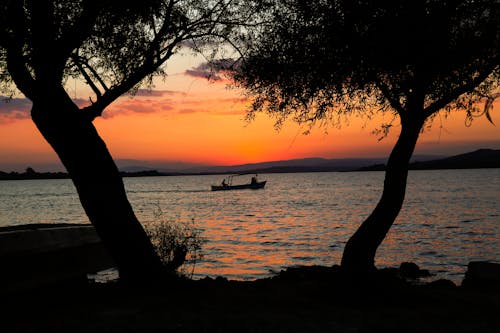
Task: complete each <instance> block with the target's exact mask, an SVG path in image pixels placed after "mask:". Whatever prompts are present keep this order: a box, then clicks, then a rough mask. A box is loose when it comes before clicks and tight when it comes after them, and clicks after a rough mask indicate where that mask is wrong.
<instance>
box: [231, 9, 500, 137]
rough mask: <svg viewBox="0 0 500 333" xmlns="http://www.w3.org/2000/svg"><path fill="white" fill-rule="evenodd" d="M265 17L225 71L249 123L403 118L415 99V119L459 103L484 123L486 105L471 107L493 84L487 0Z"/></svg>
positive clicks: (494, 35) (492, 24)
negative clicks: (261, 115) (262, 115)
mask: <svg viewBox="0 0 500 333" xmlns="http://www.w3.org/2000/svg"><path fill="white" fill-rule="evenodd" d="M271 15H272V16H273V19H272V20H271V21H272V24H269V25H267V26H266V27H265V29H263V32H262V34H261V35H260V38H259V39H258V40H256V41H255V42H254V43H253V45H252V52H250V55H249V56H248V57H246V58H245V59H244V60H243V62H242V64H241V67H240V68H239V70H238V71H236V72H233V78H234V79H235V82H236V83H235V84H236V85H237V86H239V87H243V88H244V89H245V90H246V92H247V93H248V95H249V96H250V97H251V98H252V101H253V104H252V107H251V109H250V112H249V115H248V117H249V118H250V119H251V118H252V117H253V116H254V115H255V113H256V112H259V111H264V112H266V113H268V114H269V115H271V116H272V117H274V118H275V119H276V124H277V126H278V127H279V126H280V125H281V124H282V123H283V121H284V120H285V119H286V118H287V117H293V119H294V120H296V121H298V122H301V123H304V122H305V123H315V122H320V123H322V124H331V123H332V122H333V123H334V124H336V125H339V124H340V123H341V122H342V120H343V119H344V118H343V116H345V115H352V114H356V115H364V116H367V117H369V118H370V117H371V116H372V115H373V114H374V113H375V112H378V111H382V112H390V113H393V114H394V115H398V116H399V117H401V116H405V115H406V114H407V113H410V112H414V111H409V110H408V109H409V107H410V105H411V104H412V103H414V102H418V103H421V104H422V105H423V106H424V110H423V116H424V118H432V116H434V115H435V114H436V113H437V112H438V111H440V110H445V111H446V112H450V111H452V110H456V109H460V110H465V111H466V115H467V120H468V121H469V120H471V119H472V118H473V116H474V115H478V114H481V113H482V114H485V115H486V117H488V119H489V120H490V121H491V116H490V114H489V111H490V110H491V108H490V106H491V103H490V102H487V105H486V107H485V108H484V109H483V110H480V109H478V107H477V103H478V102H479V101H485V99H486V98H490V99H489V100H490V101H491V98H492V97H493V96H495V93H496V92H498V89H499V81H500V72H499V55H498V50H499V49H500V42H499V41H500V37H499V30H498V27H499V26H500V13H499V6H498V1H496V0H479V1H471V0H465V1H464V0H461V1H460V0H454V1H438V0H431V1H405V0H399V1H395V2H381V1H372V0H368V1H367V0H358V1H345V0H333V1H311V2H305V1H299V0H292V1H286V2H280V4H279V5H277V6H276V7H275V9H274V11H273V13H272V14H271ZM389 118H392V117H389ZM387 126H388V127H386V128H385V129H388V128H390V124H387Z"/></svg>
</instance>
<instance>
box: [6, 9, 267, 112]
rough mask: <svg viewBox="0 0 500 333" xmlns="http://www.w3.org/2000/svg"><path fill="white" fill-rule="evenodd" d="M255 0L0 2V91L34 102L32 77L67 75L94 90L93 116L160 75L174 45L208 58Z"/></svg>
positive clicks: (241, 24)
mask: <svg viewBox="0 0 500 333" xmlns="http://www.w3.org/2000/svg"><path fill="white" fill-rule="evenodd" d="M261 2H262V1H253V0H218V1H202V0H143V1H140V2H137V1H136V2H134V1H132V2H126V3H124V2H123V1H118V0H105V1H102V0H76V1H73V0H72V1H69V0H39V1H34V0H25V1H20V0H1V1H0V89H1V90H0V92H2V93H4V94H5V93H7V94H12V93H13V89H12V88H13V86H14V85H15V86H16V87H17V88H18V89H19V90H20V91H21V92H22V93H23V94H24V95H25V96H26V97H28V98H30V99H31V100H34V99H36V97H37V83H36V82H38V84H40V83H41V82H44V84H62V83H64V80H67V79H68V78H71V77H73V78H76V79H79V80H82V81H83V82H85V83H86V84H87V85H88V86H89V87H90V88H91V90H92V91H93V94H94V96H91V97H92V104H91V105H90V106H88V107H86V108H85V111H87V114H88V116H89V118H90V119H93V118H95V117H96V116H99V115H100V114H101V113H102V111H103V109H104V108H105V107H106V106H108V105H109V104H110V103H111V102H112V101H114V100H115V99H116V98H117V97H119V96H121V95H122V94H124V93H127V92H132V93H133V92H134V89H137V88H138V87H139V85H141V84H144V83H146V84H148V83H151V80H152V77H153V75H164V74H165V66H164V65H165V63H166V61H167V60H168V59H169V58H170V57H171V56H172V55H173V54H174V53H175V52H177V51H178V50H179V49H180V48H181V47H191V48H193V49H195V50H196V51H200V52H205V54H208V56H215V55H218V52H219V51H220V50H222V49H223V48H222V46H223V45H227V44H228V43H239V42H238V41H239V40H241V39H244V38H245V34H244V33H243V32H244V28H245V27H251V26H252V25H253V24H255V23H256V22H255V19H254V15H253V14H254V13H255V12H256V11H258V10H259V8H261V7H260V3H261ZM247 30H248V29H247ZM13 83H14V85H13Z"/></svg>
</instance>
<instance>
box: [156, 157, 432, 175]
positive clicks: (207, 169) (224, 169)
mask: <svg viewBox="0 0 500 333" xmlns="http://www.w3.org/2000/svg"><path fill="white" fill-rule="evenodd" d="M438 157H440V156H435V155H417V156H415V158H414V159H415V160H416V159H417V158H418V159H419V160H431V159H435V158H438ZM386 161H387V158H338V159H326V158H318V157H313V158H302V159H293V160H282V161H268V162H261V163H251V164H240V165H232V166H200V167H193V168H188V169H184V170H177V171H178V172H183V173H189V174H227V173H243V172H245V173H285V172H328V171H350V170H354V169H357V168H361V167H365V166H368V165H373V164H383V163H386ZM159 170H160V171H161V172H172V170H162V169H159Z"/></svg>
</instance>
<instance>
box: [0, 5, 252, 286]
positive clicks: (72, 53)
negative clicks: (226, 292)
mask: <svg viewBox="0 0 500 333" xmlns="http://www.w3.org/2000/svg"><path fill="white" fill-rule="evenodd" d="M253 9H254V3H253V2H252V1H244V2H243V1H234V0H233V1H231V0H219V1H201V0H200V1H197V0H195V1H192V0H191V1H184V0H144V1H140V2H130V1H129V2H123V1H117V0H106V1H97V0H76V1H69V0H25V1H21V0H1V1H0V69H1V72H0V73H1V74H0V89H1V91H2V92H4V93H5V91H9V92H11V93H12V91H13V88H14V87H16V88H17V89H18V90H19V91H20V92H22V93H23V94H24V95H25V96H26V97H27V98H29V99H30V100H31V101H32V110H31V116H32V119H33V121H34V123H35V124H36V126H37V128H38V129H39V131H40V132H41V134H42V135H43V137H44V138H45V139H46V140H47V142H48V143H49V144H50V145H51V146H52V148H53V149H54V150H55V152H56V153H57V155H58V156H59V158H60V159H61V161H62V163H63V165H64V166H65V168H66V169H67V171H68V173H69V175H70V177H71V179H72V181H73V183H74V185H75V187H76V190H77V192H78V195H79V198H80V201H81V203H82V206H83V208H84V210H85V212H86V214H87V215H88V217H89V220H90V221H91V223H92V224H93V225H94V226H95V228H96V231H97V233H98V234H99V236H100V237H101V239H102V241H103V243H104V244H105V245H106V246H107V248H108V249H109V251H110V253H111V255H112V256H113V258H114V260H115V261H116V264H117V266H118V268H119V270H120V277H121V278H123V279H135V278H139V277H141V276H150V274H156V273H158V272H160V271H162V266H161V261H160V259H159V258H158V256H157V255H156V253H155V252H154V249H153V246H152V245H151V242H150V240H149V238H148V237H147V235H146V233H145V231H144V229H143V227H142V225H141V224H140V223H139V221H138V219H137V217H136V216H135V214H134V211H133V209H132V207H131V205H130V203H129V201H128V199H127V196H126V192H125V189H124V184H123V181H122V179H121V177H120V174H119V172H118V169H117V167H116V165H115V163H114V161H113V158H112V157H111V155H110V153H109V151H108V149H107V147H106V144H105V143H104V141H103V140H102V139H101V137H100V136H99V134H98V133H97V130H96V128H95V127H94V125H93V123H92V121H93V120H94V119H95V118H96V117H99V116H100V115H101V114H102V112H103V111H104V109H105V108H106V107H107V106H109V105H110V104H111V103H112V102H113V101H115V100H116V99H117V98H118V97H119V96H121V95H123V94H125V93H130V92H131V93H133V92H134V91H135V90H136V89H137V88H138V87H139V86H141V84H146V85H147V84H148V83H150V82H151V80H152V78H153V76H154V75H162V74H165V73H164V69H163V68H164V65H165V64H166V62H167V60H168V59H170V57H171V56H172V55H173V54H174V53H175V52H177V51H178V49H179V48H180V47H182V46H186V45H189V46H191V47H193V48H195V49H196V50H198V51H203V49H204V48H205V47H210V48H211V49H212V50H215V51H213V52H214V54H215V53H216V50H218V45H221V43H222V42H230V41H231V40H232V38H233V37H234V38H236V37H237V36H238V31H237V29H235V28H236V27H238V26H239V25H240V24H241V23H243V22H251V21H252V20H251V17H252V16H251V15H250V13H251V11H252V10H253ZM248 24H250V23H248ZM71 77H73V78H75V79H79V80H83V81H84V82H85V83H86V84H87V85H88V86H89V87H90V88H91V89H92V91H93V94H94V96H91V97H90V101H91V103H90V105H88V106H85V107H81V108H80V107H78V106H77V105H76V104H75V102H74V101H73V100H72V99H71V98H70V96H69V94H68V92H67V91H66V90H65V87H64V82H65V80H67V79H68V78H71Z"/></svg>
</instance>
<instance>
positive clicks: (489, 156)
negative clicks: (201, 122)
mask: <svg viewBox="0 0 500 333" xmlns="http://www.w3.org/2000/svg"><path fill="white" fill-rule="evenodd" d="M138 162H139V163H138ZM386 162H387V158H346V159H325V158H305V159H294V160H284V161H270V162H262V163H252V164H241V165H233V166H204V165H194V164H183V163H181V162H178V163H177V164H176V165H175V167H170V168H168V169H162V168H158V169H153V168H154V167H155V166H156V165H155V164H154V163H152V162H151V164H145V165H142V163H140V161H135V160H130V161H126V162H125V163H124V162H123V161H120V162H119V164H121V165H122V167H120V170H121V174H122V176H123V177H144V176H176V175H206V174H231V173H293V172H328V171H383V170H385V163H386ZM172 165H173V164H168V166H172ZM164 166H166V165H164ZM409 168H410V170H426V169H475V168H500V150H494V149H479V150H476V151H473V152H470V153H465V154H461V155H455V156H451V157H437V156H430V155H416V156H414V157H413V158H412V163H411V164H410V167H409ZM55 178H68V174H67V173H65V172H37V171H35V170H33V169H32V168H28V169H27V170H26V172H21V173H19V172H10V173H6V172H2V171H0V180H21V179H55Z"/></svg>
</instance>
